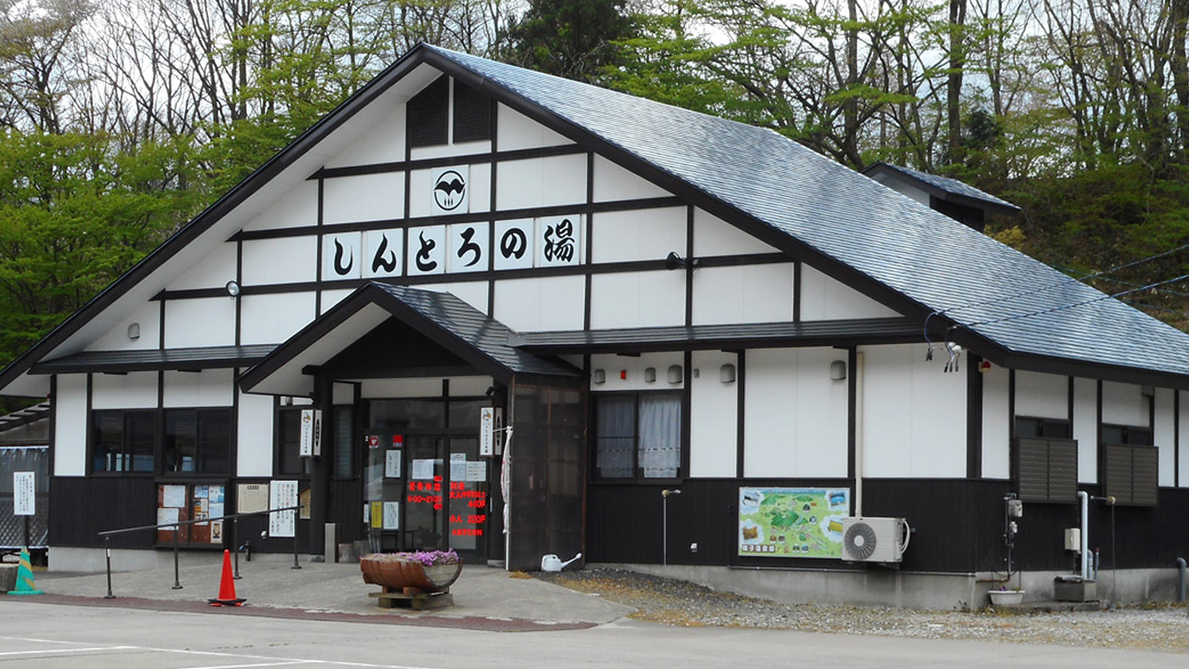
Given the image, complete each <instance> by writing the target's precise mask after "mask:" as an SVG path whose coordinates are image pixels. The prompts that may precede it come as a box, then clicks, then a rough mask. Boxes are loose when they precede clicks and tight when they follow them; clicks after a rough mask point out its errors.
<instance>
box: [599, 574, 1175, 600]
mask: <svg viewBox="0 0 1189 669" xmlns="http://www.w3.org/2000/svg"><path fill="white" fill-rule="evenodd" d="M590 566H604V567H616V568H621V569H630V570H632V571H638V572H641V573H645V574H653V575H656V576H664V577H666V578H677V579H681V580H684V581H690V582H692V583H698V584H700V585H704V586H706V587H708V588H711V589H713V590H721V591H725V592H734V593H738V594H740V595H746V596H749V597H759V598H763V599H771V600H774V601H779V602H786V603H790V604H803V603H816V604H844V605H860V606H891V607H900V608H913V609H932V610H970V609H981V608H983V607H986V606H988V605H989V604H990V596H989V595H988V594H987V592H988V591H989V590H991V589H993V588H996V589H997V588H999V587H1006V588H1009V589H1017V588H1019V589H1023V590H1024V591H1025V596H1024V602H1025V603H1039V602H1053V601H1055V594H1056V593H1055V591H1054V590H1055V580H1056V577H1057V576H1058V575H1064V574H1066V572H1054V571H1045V572H1025V573H1020V574H1015V575H1013V576H1012V580H1011V582H1010V583H1004V582H1002V581H1001V580H999V577H998V575H996V574H991V573H972V574H941V573H921V572H910V571H895V570H892V569H886V568H882V567H880V568H871V569H853V570H845V571H843V570H791V569H790V570H786V569H756V568H732V567H695V566H674V565H669V566H667V567H665V566H660V565H642V564H617V565H611V564H608V565H590ZM1176 588H1177V570H1176V568H1174V567H1170V568H1168V569H1128V570H1119V571H1118V572H1116V573H1114V574H1112V572H1109V571H1104V572H1101V573H1100V574H1099V577H1098V581H1097V596H1098V597H1099V598H1100V599H1101V601H1102V603H1103V605H1108V604H1122V605H1126V604H1140V603H1144V602H1152V601H1176V595H1177V590H1176Z"/></svg>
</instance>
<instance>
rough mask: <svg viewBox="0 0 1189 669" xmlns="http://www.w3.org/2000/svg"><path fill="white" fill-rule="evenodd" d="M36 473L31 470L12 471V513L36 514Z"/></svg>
mask: <svg viewBox="0 0 1189 669" xmlns="http://www.w3.org/2000/svg"><path fill="white" fill-rule="evenodd" d="M35 476H36V475H35V474H34V473H33V472H13V473H12V501H13V514H14V515H17V516H32V515H36V513H35V511H34V507H35V506H36V494H35V493H36V490H35V488H36V487H37V483H36V479H35V478H34V477H35Z"/></svg>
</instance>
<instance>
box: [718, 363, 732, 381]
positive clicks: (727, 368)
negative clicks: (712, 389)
mask: <svg viewBox="0 0 1189 669" xmlns="http://www.w3.org/2000/svg"><path fill="white" fill-rule="evenodd" d="M718 380H719V381H721V382H723V383H734V382H735V366H734V365H732V364H730V363H727V364H725V365H723V366H722V367H719V368H718Z"/></svg>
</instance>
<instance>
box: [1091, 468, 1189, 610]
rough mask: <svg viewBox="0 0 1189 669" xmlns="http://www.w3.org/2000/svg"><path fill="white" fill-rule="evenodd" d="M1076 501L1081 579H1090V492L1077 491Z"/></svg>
mask: <svg viewBox="0 0 1189 669" xmlns="http://www.w3.org/2000/svg"><path fill="white" fill-rule="evenodd" d="M1078 501H1079V502H1080V503H1081V506H1082V522H1081V526H1082V531H1081V535H1082V540H1081V546H1080V548H1081V559H1082V580H1083V581H1088V580H1090V493H1088V492H1086V491H1085V490H1079V491H1078ZM1184 592H1185V591H1184V588H1182V589H1181V595H1182V599H1183V598H1184Z"/></svg>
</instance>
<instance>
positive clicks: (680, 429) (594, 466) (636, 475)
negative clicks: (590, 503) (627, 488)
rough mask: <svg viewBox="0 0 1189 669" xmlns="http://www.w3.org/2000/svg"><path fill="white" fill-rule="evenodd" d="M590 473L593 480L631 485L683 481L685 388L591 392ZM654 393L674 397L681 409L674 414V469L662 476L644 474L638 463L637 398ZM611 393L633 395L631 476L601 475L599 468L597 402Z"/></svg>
mask: <svg viewBox="0 0 1189 669" xmlns="http://www.w3.org/2000/svg"><path fill="white" fill-rule="evenodd" d="M590 396H591V401H590V435H591V448H590V475H589V479H590V481H591V482H593V483H603V484H633V485H656V484H663V483H665V482H672V481H682V480H684V479H685V477H686V476H687V473H686V467H687V466H688V464H687V458H686V452H685V443H686V439H685V432H686V420H685V418H686V416H685V414H686V412H687V409H686V403H685V392H684V391H683V390H680V389H665V390H622V391H621V390H616V391H609V392H594V393H591V394H590ZM648 396H653V397H658V396H668V397H671V398H672V399H675V400H676V401H677V406H678V407H679V409H680V411H679V413H678V415H677V419H676V421H677V424H676V429H677V451H678V456H677V473H676V475H675V476H664V477H647V476H645V475H644V471H643V468H642V467H641V465H640V408H641V402H640V400H641V399H642V398H644V397H648ZM604 397H606V398H612V397H619V398H622V397H631V398H632V399H633V402H632V407H633V414H634V418H633V424H632V436H631V438H632V444H633V446H632V475H631V476H604V475H602V474H600V472H599V439H600V436H599V431H598V426H599V419H598V416H599V403H600V400H601V398H604Z"/></svg>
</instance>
